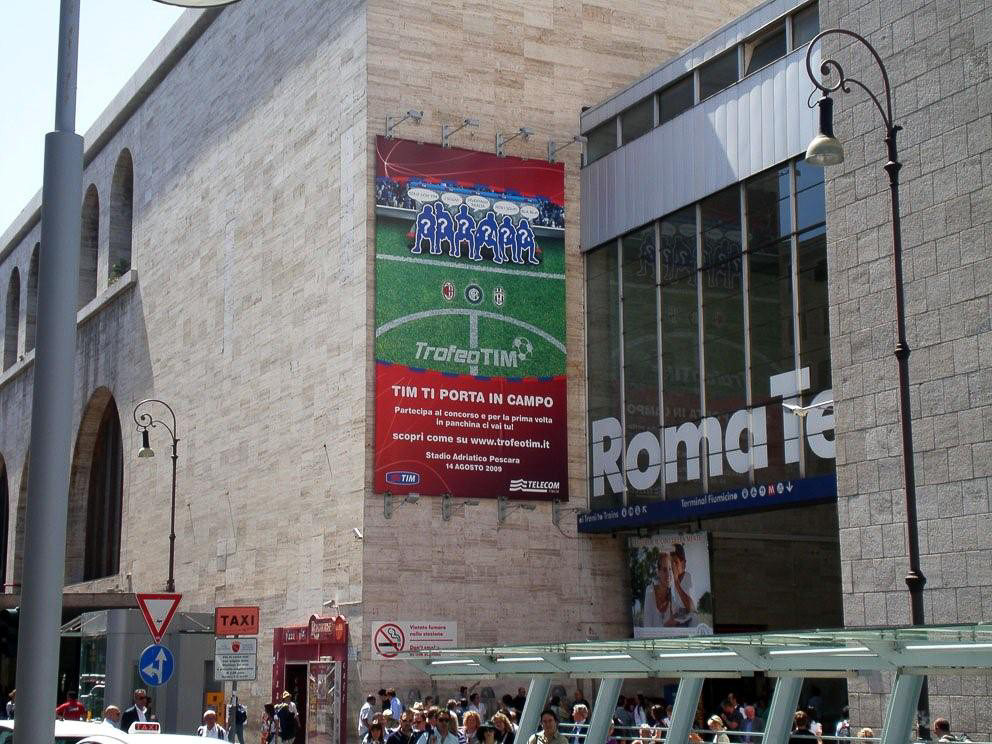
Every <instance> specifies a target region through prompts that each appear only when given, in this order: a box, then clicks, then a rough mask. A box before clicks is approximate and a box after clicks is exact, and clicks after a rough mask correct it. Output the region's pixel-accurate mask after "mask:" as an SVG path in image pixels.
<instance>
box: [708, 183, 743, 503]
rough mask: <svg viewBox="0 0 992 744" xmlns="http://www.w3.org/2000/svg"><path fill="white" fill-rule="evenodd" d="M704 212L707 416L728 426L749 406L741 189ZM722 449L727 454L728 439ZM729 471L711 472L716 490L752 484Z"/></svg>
mask: <svg viewBox="0 0 992 744" xmlns="http://www.w3.org/2000/svg"><path fill="white" fill-rule="evenodd" d="M699 213H700V220H701V225H702V238H703V269H702V275H701V277H700V280H701V284H702V290H703V364H704V369H705V380H704V382H705V392H706V402H705V406H706V416H708V417H710V416H712V417H716V418H717V419H718V420H719V421H721V423H723V424H725V423H726V421H725V419H726V418H727V417H728V416H729V415H730V414H731V413H733V412H734V411H737V410H739V409H743V408H746V407H747V381H746V370H745V364H744V337H745V335H746V334H745V329H744V294H743V290H742V284H741V282H742V276H743V257H742V255H741V210H740V187H739V186H732V187H730V188H728V189H724V190H723V191H720V192H718V193H716V194H713V195H712V196H710V197H707V198H706V199H703V201H702V202H701V203H700V206H699ZM724 414H726V416H725V415H724ZM720 446H721V450H722V441H721V442H720ZM728 470H729V469H728V468H726V467H723V471H724V472H723V474H722V475H717V474H716V471H715V470H714V471H713V472H711V478H710V482H709V489H710V490H719V489H722V488H726V487H728V486H730V485H734V484H737V483H740V482H746V481H747V478H748V475H747V474H744V475H737V474H734V473H732V472H728Z"/></svg>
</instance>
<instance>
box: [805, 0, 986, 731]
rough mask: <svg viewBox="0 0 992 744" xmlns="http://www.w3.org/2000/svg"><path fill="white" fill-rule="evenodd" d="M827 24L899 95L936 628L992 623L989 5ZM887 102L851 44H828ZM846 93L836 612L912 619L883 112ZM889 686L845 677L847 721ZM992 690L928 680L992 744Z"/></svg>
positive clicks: (877, 712) (861, 719)
mask: <svg viewBox="0 0 992 744" xmlns="http://www.w3.org/2000/svg"><path fill="white" fill-rule="evenodd" d="M820 19H821V21H820V22H821V27H822V28H828V27H832V26H843V27H846V28H849V29H853V30H855V31H858V32H860V33H862V34H865V35H867V37H868V39H869V40H870V41H871V42H872V44H874V45H875V46H876V47H877V49H878V51H879V53H880V54H881V55H882V57H883V59H884V60H885V64H886V66H887V68H888V74H889V77H890V79H891V82H892V87H893V106H894V109H895V119H896V122H897V123H899V124H901V125H902V126H903V127H904V130H903V131H902V132H901V133H900V135H899V144H900V157H901V160H902V163H903V169H902V174H901V180H902V190H901V195H902V216H903V218H902V228H903V232H902V235H903V244H904V251H905V254H904V260H903V267H904V273H905V283H906V303H907V333H908V341H909V345H910V347H911V348H912V350H913V351H912V356H911V357H910V382H911V386H912V411H913V428H914V431H913V434H914V448H915V451H916V460H915V462H916V478H917V500H918V505H919V528H920V550H921V553H922V556H923V558H922V567H923V573H924V575H925V576H926V578H927V585H926V591H925V594H924V597H925V613H926V621H927V622H928V623H955V622H969V623H970V622H977V621H981V620H983V619H984V620H987V619H988V618H989V615H990V612H992V541H990V535H992V530H990V527H992V509H990V504H989V484H990V476H992V428H990V424H989V422H990V421H992V328H990V322H992V321H990V318H992V315H990V304H989V303H990V300H989V287H990V286H992V252H990V246H992V103H990V101H992V81H990V78H989V64H990V61H989V51H990V42H992V3H989V2H987V1H984V0H979V1H978V2H969V1H967V0H960V1H959V0H942V1H941V2H923V1H922V0H913V1H912V2H902V1H901V0H868V1H865V0H828V1H827V2H821V5H820ZM828 51H829V52H836V56H837V57H838V59H839V60H840V61H841V64H842V65H843V66H844V69H845V71H847V72H848V74H849V75H851V76H853V77H857V78H859V79H862V80H864V81H865V82H866V83H868V85H869V86H870V87H872V88H873V89H874V90H877V91H881V83H880V78H879V73H878V71H877V68H876V67H875V65H874V62H872V61H870V58H869V57H868V55H867V54H866V53H865V52H864V51H862V50H859V49H858V48H857V47H849V48H844V49H840V48H839V47H838V45H837V44H831V45H829V46H828ZM835 99H836V112H837V116H836V122H835V130H836V131H837V133H838V137H839V138H841V139H842V141H843V142H844V145H845V150H846V154H847V160H846V161H845V162H844V164H843V165H840V166H837V167H836V168H833V169H830V170H829V171H828V173H827V213H828V216H827V226H828V230H827V238H828V250H829V261H830V264H829V268H830V302H831V313H832V314H831V319H830V322H831V327H832V329H833V333H834V338H833V343H832V346H831V357H832V360H833V369H834V374H833V378H834V393H835V398H836V400H837V416H836V421H837V429H836V432H837V434H836V436H837V478H838V492H839V497H840V498H839V503H838V508H839V517H840V528H841V532H840V534H841V559H842V562H843V571H844V574H843V575H844V617H845V623H846V624H847V625H851V626H863V625H868V626H870V625H887V624H905V623H908V622H909V621H910V612H909V597H908V592H907V589H906V585H905V583H904V581H903V577H904V576H905V574H906V571H907V569H908V559H907V555H908V551H907V544H906V532H905V514H906V512H905V503H904V497H903V490H902V470H901V449H900V426H899V414H898V397H897V367H896V362H895V359H894V358H893V356H892V351H893V348H894V345H895V340H896V335H895V322H894V318H895V305H894V294H893V272H892V250H891V247H892V243H891V230H890V219H889V194H888V179H887V176H886V174H885V172H884V171H883V170H882V165H883V164H884V162H885V159H886V158H885V147H884V144H883V142H882V138H883V136H884V134H883V129H882V124H881V120H880V118H879V115H878V112H877V111H876V110H875V109H874V107H873V106H872V104H871V103H870V102H869V101H867V99H866V97H865V96H864V94H863V93H857V92H855V93H852V94H851V95H843V94H840V95H838V96H836V97H835ZM887 688H888V681H887V680H880V679H876V680H874V681H873V682H867V683H866V682H856V681H852V683H851V691H852V693H854V694H853V695H852V704H851V711H852V725H854V723H855V721H856V723H857V726H861V725H870V726H878V725H879V724H880V723H881V719H882V716H883V713H884V709H885V708H884V706H885V702H886V701H885V698H884V697H883V696H882V695H878V694H872V693H877V692H881V691H883V690H886V689H887ZM989 692H990V689H989V680H988V679H987V678H981V677H964V678H957V679H943V678H933V679H931V685H930V702H931V711H932V715H933V716H947V717H949V718H950V720H951V725H952V727H953V728H954V730H955V731H965V732H969V733H970V734H971V736H972V737H975V736H976V734H977V735H979V736H983V737H988V736H989V734H990V732H992V712H990V708H989V705H988V697H987V696H988V694H989Z"/></svg>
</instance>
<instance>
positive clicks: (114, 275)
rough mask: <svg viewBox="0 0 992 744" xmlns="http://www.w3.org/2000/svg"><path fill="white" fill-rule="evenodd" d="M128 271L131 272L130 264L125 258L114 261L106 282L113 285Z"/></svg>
mask: <svg viewBox="0 0 992 744" xmlns="http://www.w3.org/2000/svg"><path fill="white" fill-rule="evenodd" d="M130 270H131V262H130V261H128V260H127V259H126V258H120V259H118V260H116V261H114V265H113V266H111V267H110V277H109V279H108V282H109V283H110V284H113V283H114V282H116V281H117V280H118V279H120V278H121V277H122V276H124V275H125V274H126V273H127V272H129V271H130Z"/></svg>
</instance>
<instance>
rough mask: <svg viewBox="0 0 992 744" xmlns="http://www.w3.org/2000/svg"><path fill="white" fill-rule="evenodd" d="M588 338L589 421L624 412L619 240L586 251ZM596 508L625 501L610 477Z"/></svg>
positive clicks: (619, 418)
mask: <svg viewBox="0 0 992 744" xmlns="http://www.w3.org/2000/svg"><path fill="white" fill-rule="evenodd" d="M586 328H587V330H586V340H587V352H586V359H587V370H588V375H589V385H588V395H589V423H590V432H591V431H592V422H594V421H597V420H599V419H604V418H615V419H616V420H617V421H622V418H621V415H620V279H619V274H618V262H617V246H616V243H607V244H606V245H604V246H601V247H599V248H597V249H595V250H593V251H590V252H589V253H588V254H586ZM590 497H591V499H592V504H591V505H592V508H594V509H605V508H608V507H610V506H617V505H619V504H620V503H621V502H622V490H621V491H620V492H614V491H613V490H612V489H611V488H610V484H609V480H608V479H606V487H605V495H604V496H601V497H598V498H596V497H593V496H592V492H591V491H590Z"/></svg>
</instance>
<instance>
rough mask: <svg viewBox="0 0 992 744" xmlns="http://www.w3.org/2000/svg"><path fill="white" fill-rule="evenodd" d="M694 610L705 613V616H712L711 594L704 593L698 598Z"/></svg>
mask: <svg viewBox="0 0 992 744" xmlns="http://www.w3.org/2000/svg"><path fill="white" fill-rule="evenodd" d="M696 609H697V610H699V612H703V613H706V614H707V615H712V614H713V593H712V592H706V593H705V594H704V595H703V596H702V597H700V598H699V601H698V602H696Z"/></svg>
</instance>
